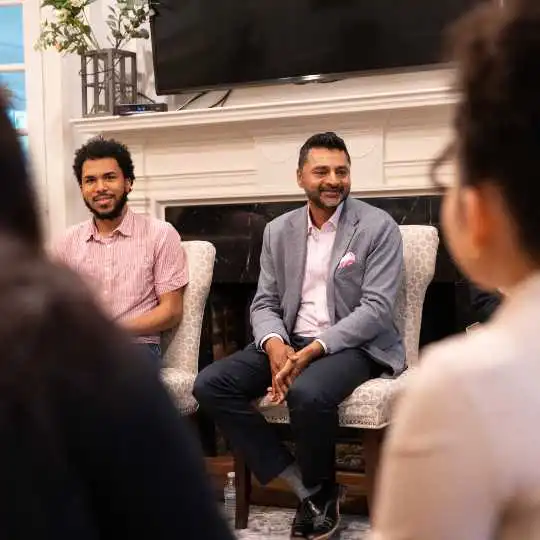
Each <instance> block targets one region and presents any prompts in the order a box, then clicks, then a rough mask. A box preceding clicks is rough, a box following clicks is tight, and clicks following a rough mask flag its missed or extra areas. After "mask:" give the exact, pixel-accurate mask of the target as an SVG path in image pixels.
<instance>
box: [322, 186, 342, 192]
mask: <svg viewBox="0 0 540 540" xmlns="http://www.w3.org/2000/svg"><path fill="white" fill-rule="evenodd" d="M325 191H327V192H330V193H343V192H344V191H345V188H344V187H343V186H338V187H337V188H329V187H324V186H321V187H319V193H324V192H325Z"/></svg>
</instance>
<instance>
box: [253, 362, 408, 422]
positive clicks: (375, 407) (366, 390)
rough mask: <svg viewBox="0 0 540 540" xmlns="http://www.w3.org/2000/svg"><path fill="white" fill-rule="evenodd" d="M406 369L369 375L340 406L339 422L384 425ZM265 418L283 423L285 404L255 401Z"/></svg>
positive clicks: (401, 384) (287, 414) (263, 399)
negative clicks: (388, 376)
mask: <svg viewBox="0 0 540 540" xmlns="http://www.w3.org/2000/svg"><path fill="white" fill-rule="evenodd" d="M409 371H410V370H407V371H406V372H405V373H404V374H403V375H401V376H399V377H398V378H397V379H383V378H379V379H372V380H370V381H367V382H365V383H364V384H362V385H361V386H359V387H358V388H357V389H356V390H355V391H354V392H353V393H352V394H351V395H350V396H349V397H348V398H347V399H346V400H345V401H344V402H343V403H342V404H341V405H340V406H339V425H340V426H341V427H348V428H357V429H380V428H383V427H385V426H387V425H388V424H389V422H390V416H391V411H392V407H393V405H394V402H395V399H396V397H397V395H398V394H399V392H400V390H401V389H402V388H403V386H404V384H405V381H406V379H407V378H408V373H409ZM258 406H259V408H260V410H261V412H262V413H263V414H264V416H265V418H266V419H267V420H268V422H271V423H274V424H286V423H288V422H289V410H288V409H287V407H286V405H285V404H283V405H273V404H272V403H270V402H269V400H268V399H267V398H266V397H264V398H262V399H261V400H260V401H259V404H258Z"/></svg>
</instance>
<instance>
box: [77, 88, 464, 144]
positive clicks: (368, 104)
mask: <svg viewBox="0 0 540 540" xmlns="http://www.w3.org/2000/svg"><path fill="white" fill-rule="evenodd" d="M455 101H456V95H455V94H454V93H453V92H451V91H450V90H449V89H448V88H440V87H438V88H432V89H422V90H413V89H410V90H405V91H399V92H377V93H372V94H366V95H356V96H339V97H329V98H326V99H309V100H302V101H285V102H281V103H259V104H250V105H236V106H227V107H223V108H219V109H218V108H214V109H212V108H208V109H194V110H183V111H171V112H166V113H144V114H140V115H136V116H128V117H121V116H113V117H100V118H84V119H77V120H72V121H71V123H72V126H73V127H74V128H75V130H76V131H77V132H78V133H80V134H85V135H94V134H98V133H123V134H133V135H136V136H137V137H141V135H142V137H143V138H144V137H145V136H146V135H148V134H149V133H155V132H156V131H160V130H170V129H177V130H178V129H182V128H190V127H193V126H199V127H202V126H216V125H223V124H232V123H235V124H238V123H250V122H262V121H267V120H272V121H274V122H275V121H276V120H280V119H286V120H290V119H299V118H310V117H321V116H324V117H328V116H344V115H351V114H358V113H366V112H374V111H379V112H380V111H392V110H403V109H416V108H421V107H422V108H428V107H441V106H447V105H452V104H454V103H455ZM143 133H144V134H143Z"/></svg>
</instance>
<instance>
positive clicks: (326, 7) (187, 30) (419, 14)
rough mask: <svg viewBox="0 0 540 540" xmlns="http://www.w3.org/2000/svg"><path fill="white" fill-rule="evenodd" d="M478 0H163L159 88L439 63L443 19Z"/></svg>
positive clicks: (155, 33)
mask: <svg viewBox="0 0 540 540" xmlns="http://www.w3.org/2000/svg"><path fill="white" fill-rule="evenodd" d="M482 1H491V0H159V3H158V5H157V7H156V14H155V16H154V17H152V21H151V34H152V46H153V55H154V69H155V77H156V91H157V93H158V94H175V93H181V92H185V91H190V90H208V89H214V88H233V87H236V86H239V85H251V84H268V83H269V82H273V81H282V82H291V81H292V82H295V81H297V82H302V81H309V80H317V79H318V78H320V79H322V80H324V79H325V78H326V79H333V78H336V77H341V76H343V75H345V74H357V73H361V72H366V71H373V70H377V71H378V70H388V69H400V68H412V67H415V66H425V65H432V64H436V63H438V62H439V61H440V59H441V43H442V36H443V31H444V29H445V28H446V27H447V26H448V25H449V24H450V23H451V22H453V21H454V20H455V19H456V18H458V17H459V16H460V15H461V14H463V13H464V12H465V11H467V10H468V9H469V8H471V7H472V6H474V5H477V4H479V3H481V2H482Z"/></svg>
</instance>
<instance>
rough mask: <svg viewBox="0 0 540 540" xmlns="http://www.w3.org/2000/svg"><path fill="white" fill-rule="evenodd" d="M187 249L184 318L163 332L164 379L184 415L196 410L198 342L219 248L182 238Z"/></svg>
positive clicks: (162, 373)
mask: <svg viewBox="0 0 540 540" xmlns="http://www.w3.org/2000/svg"><path fill="white" fill-rule="evenodd" d="M183 246H184V249H185V251H186V256H187V261H188V268H189V283H188V285H187V286H186V290H185V292H184V313H183V317H182V322H181V323H180V324H179V325H178V326H177V327H176V328H174V329H172V330H169V331H168V332H164V333H163V335H162V349H163V352H164V357H163V364H164V367H163V368H162V370H161V376H162V380H163V382H164V383H165V385H166V386H167V387H168V388H169V390H170V391H171V393H172V395H173V397H174V399H175V402H176V405H177V406H178V409H179V410H180V411H181V412H182V414H183V415H186V416H187V415H190V414H193V413H194V412H196V411H197V407H198V404H197V402H196V401H195V398H194V397H193V396H192V391H193V383H194V381H195V377H196V376H197V372H198V370H199V343H200V338H201V330H202V321H203V315H204V307H205V304H206V299H207V298H208V292H209V290H210V285H211V283H212V274H213V271H214V259H215V256H216V248H215V247H214V246H213V245H212V244H211V243H210V242H203V241H198V240H193V241H189V242H183Z"/></svg>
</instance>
